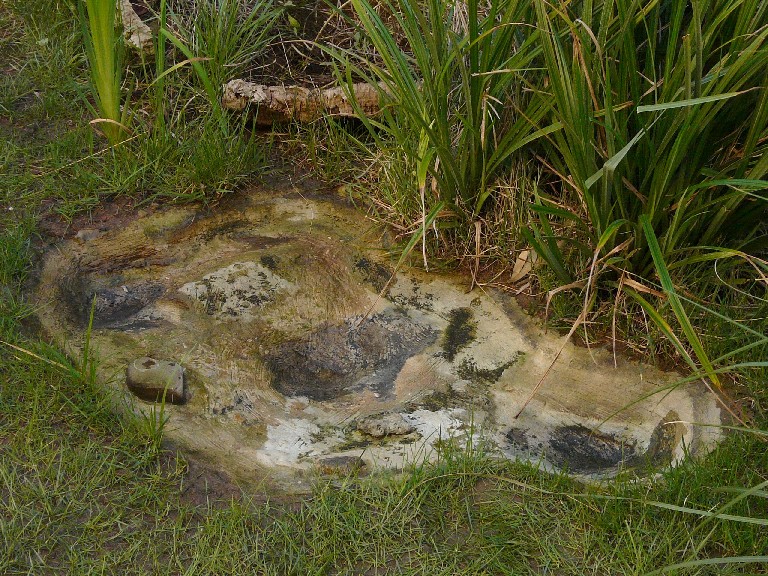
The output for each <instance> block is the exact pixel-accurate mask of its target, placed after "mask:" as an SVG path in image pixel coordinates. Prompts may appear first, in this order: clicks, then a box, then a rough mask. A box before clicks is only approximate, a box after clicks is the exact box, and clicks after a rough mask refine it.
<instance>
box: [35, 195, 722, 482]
mask: <svg viewBox="0 0 768 576" xmlns="http://www.w3.org/2000/svg"><path fill="white" fill-rule="evenodd" d="M385 236H386V235H382V234H381V230H380V229H378V228H376V227H375V226H373V225H372V224H371V223H370V222H369V221H368V220H366V219H365V218H364V216H363V215H361V214H360V213H359V212H356V211H355V210H353V209H352V208H350V207H348V206H347V205H345V204H344V203H343V202H342V201H341V200H339V199H337V198H334V197H331V196H327V197H323V196H313V197H307V196H306V195H301V194H300V193H299V192H298V191H291V190H285V191H279V192H275V191H257V192H252V193H251V194H249V195H245V196H244V197H243V198H242V199H241V200H239V202H238V204H237V205H236V206H230V207H228V208H224V209H220V210H217V211H215V212H213V213H210V214H205V213H201V212H198V211H196V210H195V209H194V208H172V209H168V210H165V211H162V212H159V213H154V214H147V215H144V216H142V217H139V218H136V219H135V220H133V221H131V222H130V223H128V224H126V225H124V226H123V227H121V228H120V229H115V230H109V231H104V232H99V231H96V230H94V231H90V232H88V233H81V234H80V235H79V238H75V239H72V240H69V241H65V242H62V243H61V244H59V245H58V246H56V247H55V248H53V249H51V250H49V251H48V253H47V254H46V256H45V259H44V264H43V268H42V271H41V274H40V282H39V285H38V288H37V290H36V294H35V299H36V301H37V304H38V306H39V307H38V317H39V319H40V322H41V323H42V324H43V326H44V328H45V329H46V330H47V331H48V332H49V333H50V335H52V336H53V337H55V338H56V339H57V340H58V341H59V342H60V343H61V344H62V345H64V346H65V347H67V348H68V349H69V351H70V352H71V353H73V354H77V353H78V351H79V350H80V348H81V346H82V342H83V337H84V334H85V331H86V327H87V325H88V322H89V315H90V310H91V306H92V305H93V309H94V318H93V333H92V340H93V343H94V345H95V347H96V349H97V350H98V355H99V358H100V359H101V368H100V371H101V375H102V377H103V379H104V380H105V381H107V382H109V384H108V385H109V386H111V387H112V388H113V389H114V390H116V391H117V392H118V393H119V394H120V395H121V397H123V396H124V397H125V398H127V399H129V401H130V403H131V405H132V406H133V409H135V410H144V411H146V410H147V409H148V407H149V406H150V405H151V404H150V403H147V402H144V401H141V400H138V399H137V398H135V397H134V396H133V395H131V394H130V393H129V392H127V387H126V368H127V367H128V366H129V365H130V364H131V363H133V362H134V361H136V360H137V359H145V358H149V359H154V360H156V361H157V362H165V364H163V365H166V364H167V365H169V366H173V367H175V369H176V370H178V366H177V365H178V364H180V365H181V366H183V368H184V384H183V394H181V391H180V392H179V394H177V395H176V396H174V399H175V400H178V397H181V398H182V400H183V401H184V403H183V404H178V405H167V406H166V407H165V410H166V412H167V414H168V415H169V416H170V420H169V422H168V424H167V430H168V432H167V434H168V437H169V438H170V439H171V441H172V442H174V443H175V444H176V445H177V446H179V447H180V448H181V449H182V450H184V451H187V452H188V453H190V454H195V455H197V456H201V457H203V458H205V459H206V460H208V461H210V462H212V463H213V464H215V465H216V466H218V467H220V468H221V469H223V470H226V471H228V472H229V473H231V474H232V475H233V476H234V477H236V478H238V479H240V480H241V481H245V482H248V483H253V484H256V483H264V484H266V485H269V486H271V487H276V488H281V489H284V490H302V489H304V488H305V487H306V486H307V482H308V481H309V480H310V479H311V477H312V476H313V475H315V474H318V473H320V474H328V473H331V474H332V473H348V472H350V471H352V470H355V471H357V470H360V469H367V470H375V469H377V468H400V467H402V466H403V465H404V464H405V463H408V462H414V461H422V460H424V459H432V458H434V457H435V456H436V453H437V447H438V446H439V445H440V443H445V442H449V441H455V442H458V443H459V444H460V445H462V446H464V445H466V443H467V442H472V443H479V442H483V443H485V445H486V446H487V447H488V448H490V449H492V450H495V451H496V452H497V453H498V454H499V455H503V456H504V457H508V458H523V459H527V460H531V461H534V462H537V463H540V464H541V465H542V466H543V467H545V468H564V469H567V470H569V471H571V472H573V473H576V474H580V475H587V476H591V477H601V476H610V475H613V474H615V473H616V472H617V471H618V470H619V469H620V468H622V467H624V468H627V467H633V468H638V469H641V468H642V469H644V468H645V467H646V466H647V465H648V464H650V465H653V466H663V465H668V464H670V463H674V462H676V461H678V460H679V459H680V458H682V457H683V455H684V453H686V452H689V453H694V454H695V453H701V452H705V451H707V450H709V449H711V448H712V446H714V444H715V442H716V441H717V440H718V437H719V432H718V429H717V428H714V427H703V426H697V425H693V424H691V423H692V422H696V423H699V424H719V423H720V422H721V417H720V410H719V408H718V406H717V404H716V401H715V399H714V398H713V397H712V396H711V395H709V394H708V393H707V392H706V390H704V389H703V388H702V387H700V386H699V385H696V384H688V385H686V386H685V387H682V386H679V387H673V386H671V385H672V384H674V382H675V379H676V376H675V375H674V374H665V373H662V372H659V371H658V370H655V369H653V368H651V367H649V366H643V365H639V364H636V363H633V362H629V361H626V360H622V359H619V366H618V367H617V368H614V366H613V358H612V356H610V355H608V354H607V353H605V352H604V351H595V350H592V351H589V350H586V349H580V348H576V347H573V346H571V345H570V344H568V345H566V346H565V348H564V350H563V352H562V354H561V356H560V358H559V360H558V362H557V363H556V364H555V365H554V367H553V368H552V369H551V370H549V372H547V370H548V369H549V366H550V364H551V361H552V359H553V358H554V357H555V355H556V354H557V352H558V350H559V349H560V348H561V345H562V343H563V341H562V339H561V338H559V337H557V336H556V335H553V334H545V333H543V331H542V330H541V329H540V328H539V327H538V326H537V324H536V323H535V322H534V321H533V320H532V319H530V318H528V317H527V316H526V315H525V314H524V313H523V312H522V311H521V310H520V309H519V307H518V306H517V305H516V303H515V302H514V300H513V299H511V298H510V297H508V296H506V295H504V294H502V293H500V292H496V291H492V290H489V291H482V290H479V289H475V290H474V291H473V292H471V293H468V292H467V282H466V280H465V279H463V278H458V277H451V276H444V275H438V274H426V273H424V272H421V271H418V270H407V271H400V272H398V274H397V275H396V277H395V278H394V279H393V280H392V282H389V281H390V277H391V275H392V273H393V268H392V260H391V259H390V258H389V256H388V253H387V250H386V248H388V246H387V245H386V242H385V241H384V239H383V238H385ZM388 283H389V287H388V290H387V292H386V293H385V295H384V297H379V293H380V292H381V291H382V289H384V288H385V287H386V286H387V285H388ZM149 365H150V363H147V366H149ZM134 366H138V365H137V364H134ZM152 366H155V365H154V364H152ZM545 374H546V378H545V380H544V382H543V384H542V385H541V387H540V388H539V390H538V391H537V392H536V394H535V395H533V399H532V400H531V402H530V404H529V405H528V406H527V407H526V409H525V410H524V411H523V412H522V414H521V415H520V416H519V417H516V414H517V413H518V411H519V410H520V408H521V407H522V406H523V403H524V402H525V401H526V399H528V398H529V396H531V394H532V392H533V390H534V388H535V387H536V385H537V383H538V382H539V381H540V380H541V378H542V377H543V376H544V375H545ZM177 396H178V397H177Z"/></svg>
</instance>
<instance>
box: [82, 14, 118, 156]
mask: <svg viewBox="0 0 768 576" xmlns="http://www.w3.org/2000/svg"><path fill="white" fill-rule="evenodd" d="M78 8H79V10H80V20H81V23H82V26H83V38H84V42H85V49H86V54H87V56H88V63H89V65H90V71H91V87H92V91H93V98H94V100H95V103H96V109H97V111H98V113H99V114H100V118H97V119H96V120H94V123H96V124H98V127H99V130H101V131H102V132H103V133H104V135H105V136H106V137H107V139H108V140H109V142H110V144H113V145H114V144H117V143H119V142H121V141H122V140H124V139H125V137H126V136H127V133H128V130H127V127H126V122H127V119H128V106H127V105H126V106H124V107H121V100H122V96H121V84H122V77H123V61H124V53H125V45H124V43H123V37H122V35H121V34H119V33H118V30H117V28H116V24H117V22H116V17H117V16H116V2H115V1H114V0H86V1H85V6H83V3H82V2H80V3H78ZM83 10H85V13H84V12H83Z"/></svg>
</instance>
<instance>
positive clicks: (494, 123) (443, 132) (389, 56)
mask: <svg viewBox="0 0 768 576" xmlns="http://www.w3.org/2000/svg"><path fill="white" fill-rule="evenodd" d="M352 5H353V6H354V9H355V13H356V16H357V18H358V19H359V21H360V24H361V26H362V29H363V31H364V33H365V35H366V37H367V38H368V40H369V42H370V44H371V45H372V46H373V48H374V49H375V53H376V56H375V58H370V59H366V58H363V57H360V56H357V57H356V55H354V54H350V53H347V54H345V55H343V57H342V59H343V60H344V62H345V64H346V66H347V68H346V73H347V78H348V79H349V80H350V81H351V80H352V78H355V77H358V78H359V77H362V78H364V79H365V80H366V81H368V82H370V83H371V84H374V85H377V86H379V88H380V98H381V99H382V100H383V102H385V106H384V110H383V113H382V115H381V116H380V117H379V118H376V119H364V120H363V121H364V122H365V124H366V126H368V128H369V130H370V132H371V134H372V135H373V136H374V138H375V139H376V140H377V143H378V145H379V146H380V147H381V148H382V149H383V150H385V154H400V162H399V166H393V167H392V169H393V170H394V171H395V173H396V177H395V180H396V181H397V185H396V188H397V190H396V191H395V195H396V196H397V197H398V198H396V199H394V200H393V202H394V203H395V204H409V203H410V204H411V205H412V204H413V202H414V201H416V202H418V203H420V205H421V206H420V211H421V213H422V215H421V219H420V222H421V229H422V232H423V231H424V230H425V229H426V227H428V226H430V225H432V224H442V225H443V226H450V225H456V224H459V225H460V224H467V223H471V222H472V221H473V220H474V219H475V218H476V217H477V216H478V215H479V214H480V213H481V212H482V210H483V207H484V204H485V203H486V201H487V200H488V198H489V196H490V194H491V193H492V192H491V191H492V188H493V184H494V183H495V181H496V180H497V179H498V178H499V177H500V176H501V175H502V174H503V173H504V172H505V170H508V169H509V166H510V164H511V160H512V158H513V156H514V155H515V154H516V153H518V152H519V151H520V150H521V149H522V148H523V147H524V146H525V145H526V144H528V143H530V142H532V141H533V140H535V139H536V138H537V137H539V136H541V135H542V134H546V133H548V132H549V131H551V130H552V129H554V128H553V127H551V126H549V125H548V124H547V121H546V119H545V114H546V112H547V106H546V105H545V104H544V103H543V102H541V101H540V100H537V99H530V98H529V97H528V95H527V94H526V93H523V91H522V89H521V86H522V84H521V83H520V82H519V81H518V76H519V75H521V74H522V73H523V71H524V70H526V68H527V67H529V66H530V65H531V62H532V61H533V59H534V57H535V56H536V54H537V53H538V52H539V48H538V43H539V40H538V37H539V34H538V32H537V31H536V30H535V28H534V27H532V26H530V25H527V24H525V22H526V21H529V20H530V16H531V7H530V3H529V2H524V1H518V0H491V1H490V2H488V3H487V4H486V3H482V4H481V3H480V2H478V0H468V2H467V3H466V4H464V3H461V2H458V3H457V2H453V1H451V0H427V1H426V2H416V1H414V0H397V1H395V2H382V3H379V4H377V5H376V6H374V5H373V4H371V3H370V2H369V1H368V0H352ZM380 11H382V12H383V13H386V14H387V15H388V16H387V18H386V19H387V22H386V23H385V21H384V19H382V15H381V14H380ZM537 124H541V125H542V127H540V128H534V126H535V125H537ZM438 221H439V222H438Z"/></svg>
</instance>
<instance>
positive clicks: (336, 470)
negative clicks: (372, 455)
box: [317, 456, 365, 476]
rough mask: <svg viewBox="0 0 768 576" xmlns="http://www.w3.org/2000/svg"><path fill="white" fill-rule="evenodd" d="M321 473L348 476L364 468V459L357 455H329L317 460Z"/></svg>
mask: <svg viewBox="0 0 768 576" xmlns="http://www.w3.org/2000/svg"><path fill="white" fill-rule="evenodd" d="M317 466H318V469H319V470H320V473H321V474H325V475H336V476H349V475H350V474H358V473H359V472H360V471H361V470H362V469H363V468H365V460H363V459H362V458H360V457H359V456H330V457H328V458H323V459H321V460H319V461H318V462H317Z"/></svg>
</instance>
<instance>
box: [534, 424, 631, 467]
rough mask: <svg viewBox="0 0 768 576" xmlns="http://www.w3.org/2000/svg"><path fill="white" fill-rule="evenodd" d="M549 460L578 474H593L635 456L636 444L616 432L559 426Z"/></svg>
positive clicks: (579, 426) (551, 442)
mask: <svg viewBox="0 0 768 576" xmlns="http://www.w3.org/2000/svg"><path fill="white" fill-rule="evenodd" d="M549 447H550V450H549V451H547V459H548V460H550V461H551V462H552V463H553V464H555V465H556V466H558V467H560V468H567V469H568V470H569V471H571V472H576V473H583V474H587V473H593V472H600V471H603V470H606V469H608V468H615V467H617V466H619V465H621V464H623V463H625V462H627V461H629V460H631V459H633V458H634V457H635V444H634V443H627V442H625V441H622V440H621V439H620V438H617V437H616V436H614V435H613V434H604V433H601V432H595V431H593V430H590V429H589V428H587V427H586V426H582V425H574V426H563V427H561V428H558V429H557V430H555V431H554V433H553V434H552V437H551V438H550V440H549Z"/></svg>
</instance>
